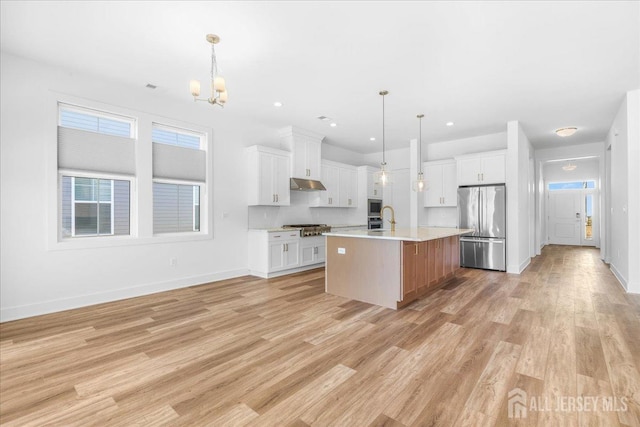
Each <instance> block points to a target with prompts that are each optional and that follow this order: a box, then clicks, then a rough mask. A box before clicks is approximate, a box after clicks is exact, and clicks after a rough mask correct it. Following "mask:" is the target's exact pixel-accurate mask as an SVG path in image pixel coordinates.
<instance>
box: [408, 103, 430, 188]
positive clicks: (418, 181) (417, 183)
mask: <svg viewBox="0 0 640 427" xmlns="http://www.w3.org/2000/svg"><path fill="white" fill-rule="evenodd" d="M416 117H417V118H418V119H419V120H420V139H419V140H418V164H419V172H418V179H416V180H415V181H413V185H412V186H411V187H412V188H413V191H417V192H418V193H421V192H423V191H424V190H426V189H427V182H426V181H425V180H424V174H423V173H422V118H423V117H424V114H418V115H417V116H416Z"/></svg>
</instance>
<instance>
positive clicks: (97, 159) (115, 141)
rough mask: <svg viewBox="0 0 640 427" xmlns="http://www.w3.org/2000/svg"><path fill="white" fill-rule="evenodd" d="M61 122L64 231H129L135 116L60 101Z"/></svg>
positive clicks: (94, 233) (74, 234)
mask: <svg viewBox="0 0 640 427" xmlns="http://www.w3.org/2000/svg"><path fill="white" fill-rule="evenodd" d="M58 120H59V121H58V124H59V127H58V159H57V160H58V170H59V177H60V187H59V188H60V189H59V193H60V195H59V197H60V199H59V200H60V206H61V211H60V215H59V216H60V219H59V225H60V233H59V235H60V236H61V237H62V238H75V237H89V236H94V237H97V236H116V235H130V234H131V230H130V228H131V209H130V207H131V182H132V180H133V176H135V144H134V142H135V140H134V139H133V138H132V135H133V134H134V131H135V123H136V122H135V119H133V118H129V117H125V116H119V115H115V114H110V113H105V112H101V111H97V110H92V109H88V108H82V107H76V106H72V105H68V104H61V103H59V104H58ZM105 175H107V176H105ZM114 175H117V176H122V177H123V178H122V179H119V178H114V177H113V176H114ZM128 177H132V178H128Z"/></svg>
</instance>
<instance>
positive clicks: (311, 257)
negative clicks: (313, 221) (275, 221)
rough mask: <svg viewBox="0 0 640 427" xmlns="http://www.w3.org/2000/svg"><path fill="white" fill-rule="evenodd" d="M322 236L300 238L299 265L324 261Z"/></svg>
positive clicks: (323, 239) (324, 247) (324, 251)
mask: <svg viewBox="0 0 640 427" xmlns="http://www.w3.org/2000/svg"><path fill="white" fill-rule="evenodd" d="M325 241H326V240H325V237H324V236H313V237H302V238H300V265H311V264H318V263H321V262H324V261H325V253H326V244H325Z"/></svg>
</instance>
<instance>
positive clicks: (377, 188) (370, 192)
mask: <svg viewBox="0 0 640 427" xmlns="http://www.w3.org/2000/svg"><path fill="white" fill-rule="evenodd" d="M364 167H365V168H366V169H367V199H380V200H382V185H380V183H379V182H377V179H376V173H377V172H378V170H379V169H376V168H374V167H371V166H364Z"/></svg>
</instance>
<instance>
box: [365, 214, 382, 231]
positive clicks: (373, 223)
mask: <svg viewBox="0 0 640 427" xmlns="http://www.w3.org/2000/svg"><path fill="white" fill-rule="evenodd" d="M367 228H368V229H369V230H378V229H380V228H382V218H381V217H379V216H370V217H369V218H367Z"/></svg>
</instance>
